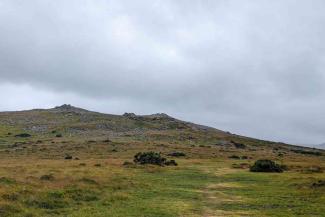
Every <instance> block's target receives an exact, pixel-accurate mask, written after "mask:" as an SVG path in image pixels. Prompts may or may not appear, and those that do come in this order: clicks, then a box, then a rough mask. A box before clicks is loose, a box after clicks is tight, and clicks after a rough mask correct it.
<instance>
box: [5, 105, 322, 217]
mask: <svg viewBox="0 0 325 217" xmlns="http://www.w3.org/2000/svg"><path fill="white" fill-rule="evenodd" d="M41 113H42V114H43V115H44V112H43V111H42V112H41ZM27 114H29V113H27ZM32 114H33V115H31V116H32V117H33V118H35V117H36V119H37V117H39V116H38V115H37V113H36V114H35V112H32ZM51 115H53V114H51ZM92 115H94V117H92V119H91V121H90V122H89V121H88V119H87V124H85V123H84V122H80V117H79V119H78V118H75V117H71V116H68V120H69V121H70V124H72V125H73V127H71V126H69V121H68V122H67V121H66V120H65V118H62V120H61V122H60V121H59V120H60V118H61V117H65V116H64V115H62V114H61V113H59V118H55V120H54V119H51V118H49V117H51V116H50V115H48V114H47V115H45V116H43V117H42V118H40V119H39V120H40V121H39V122H37V121H36V120H35V119H31V118H27V121H26V120H25V122H24V121H23V120H24V119H23V118H22V117H21V116H19V115H18V117H17V116H14V117H13V118H12V119H11V120H10V117H11V116H12V115H11V114H9V115H8V114H5V115H4V116H3V117H1V115H0V122H1V120H2V121H3V122H2V125H1V126H0V141H1V144H0V147H1V148H0V216H1V217H2V216H3V217H7V216H9V217H11V216H12V217H47V216H67V217H70V216H71V217H107V216H112V217H128V216H130V217H174V216H175V217H176V216H180V217H187V216H188V217H199V216H203V217H212V216H256V217H262V216H278V217H285V216H307V217H310V216H325V206H324V204H325V185H324V184H322V183H323V182H322V181H324V180H325V174H324V172H323V170H324V168H325V155H324V153H323V152H321V151H319V150H312V149H297V147H294V146H289V145H286V144H281V143H272V142H267V141H261V140H254V139H250V138H246V137H239V136H236V135H233V134H229V133H223V132H220V131H216V132H214V131H207V130H203V131H201V130H197V129H194V130H193V129H192V126H191V128H184V126H183V124H184V123H177V124H176V125H177V126H181V128H180V129H174V128H175V123H173V124H171V123H170V120H168V123H167V124H166V123H164V122H163V121H162V120H158V123H157V122H154V123H153V124H152V123H151V122H150V121H147V120H146V119H145V121H142V122H141V121H140V122H141V123H139V120H136V121H135V122H132V121H133V120H128V119H124V118H122V119H121V118H120V119H119V118H118V117H115V116H114V117H109V118H108V122H105V123H104V124H108V123H111V122H114V123H113V125H114V124H117V128H121V129H122V128H123V129H124V128H130V127H131V126H135V125H136V126H137V127H139V126H141V127H142V128H141V127H140V130H138V129H137V130H136V131H130V130H129V129H128V130H127V131H123V132H121V131H119V130H117V129H111V130H102V128H101V127H100V129H99V130H94V131H92V129H96V127H94V126H97V125H96V123H97V124H98V121H99V118H98V117H97V116H98V114H92ZM27 117H28V116H27ZM53 117H56V116H53ZM24 118H26V116H24ZM84 118H85V119H86V118H89V117H88V116H87V117H84ZM44 119H46V121H44ZM8 120H10V121H8ZM31 120H33V121H34V122H33V125H36V126H38V128H37V129H39V128H41V127H39V126H42V127H43V128H44V126H43V125H41V124H43V123H50V124H48V126H49V127H48V128H47V129H46V130H45V131H44V132H43V131H42V132H35V131H33V130H30V129H29V128H28V127H29V126H30V122H31ZM55 121H56V122H55ZM94 121H95V122H94ZM8 122H9V123H11V122H13V124H8ZM99 122H100V123H101V124H102V122H103V121H102V119H100V121H99ZM26 123H27V124H26ZM62 123H65V124H62ZM80 125H82V126H83V128H77V127H76V126H78V127H80ZM122 125H123V127H122ZM162 125H163V126H166V125H168V126H170V127H167V128H162ZM27 126H28V127H27ZM148 126H149V128H148ZM85 127H86V128H87V130H85V129H84V128H85ZM109 127H110V128H111V126H109ZM71 129H74V130H76V129H78V131H77V133H74V132H75V131H72V130H71ZM54 130H55V132H53V131H54ZM80 130H81V131H82V132H80ZM106 131H107V133H106V134H105V133H103V132H106ZM25 132H28V133H30V134H31V137H27V138H22V137H17V136H15V135H17V134H19V133H25ZM116 132H118V133H116ZM139 132H140V133H139ZM58 133H60V134H62V136H57V134H58ZM107 138H110V139H107ZM233 140H235V141H236V142H233ZM225 141H231V142H229V143H225ZM237 143H238V144H239V143H240V144H245V146H244V147H240V146H239V145H238V144H237ZM297 150H298V151H297ZM140 151H156V152H161V153H162V155H164V156H167V155H168V153H171V152H174V151H178V152H183V153H185V154H186V156H185V157H168V156H167V157H168V158H171V159H174V160H176V161H177V163H178V166H170V167H167V166H165V167H160V166H154V165H135V164H128V165H123V164H124V162H125V161H128V162H132V161H133V156H134V155H135V154H136V153H137V152H140ZM67 155H70V156H71V157H72V159H70V160H68V159H65V156H67ZM261 158H268V159H272V160H275V161H276V162H278V163H281V164H285V165H286V166H287V170H286V171H285V172H284V173H252V172H250V171H249V166H250V165H252V164H253V163H254V162H255V160H257V159H261Z"/></svg>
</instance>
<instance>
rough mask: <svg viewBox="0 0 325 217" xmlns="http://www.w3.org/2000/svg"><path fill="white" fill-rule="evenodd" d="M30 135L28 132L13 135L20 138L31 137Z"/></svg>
mask: <svg viewBox="0 0 325 217" xmlns="http://www.w3.org/2000/svg"><path fill="white" fill-rule="evenodd" d="M31 136H32V135H30V134H28V133H20V134H17V135H15V137H22V138H27V137H31Z"/></svg>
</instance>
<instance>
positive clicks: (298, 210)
mask: <svg viewBox="0 0 325 217" xmlns="http://www.w3.org/2000/svg"><path fill="white" fill-rule="evenodd" d="M320 178H322V179H324V178H325V176H324V175H323V174H322V175H319V174H317V175H306V174H301V173H296V172H286V173H283V174H269V173H250V172H246V171H245V172H236V173H231V174H228V175H225V176H222V177H218V182H219V183H236V184H238V186H239V187H234V188H219V189H216V190H217V191H221V192H223V193H225V194H226V195H229V196H237V197H238V196H239V197H241V200H238V201H231V202H224V203H221V204H218V205H217V206H216V207H215V208H216V209H222V210H225V211H251V210H254V212H255V213H257V214H255V215H254V216H278V217H286V216H288V217H289V216H325V206H323V205H321V204H325V189H324V188H319V189H313V188H312V187H311V186H312V183H313V181H315V180H317V179H320Z"/></svg>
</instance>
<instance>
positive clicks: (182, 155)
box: [168, 152, 186, 157]
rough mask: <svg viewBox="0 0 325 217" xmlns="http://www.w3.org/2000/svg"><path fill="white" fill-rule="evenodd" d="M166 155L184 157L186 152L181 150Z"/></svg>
mask: <svg viewBox="0 0 325 217" xmlns="http://www.w3.org/2000/svg"><path fill="white" fill-rule="evenodd" d="M168 156H171V157H185V156H186V154H185V153H183V152H172V153H170V154H168Z"/></svg>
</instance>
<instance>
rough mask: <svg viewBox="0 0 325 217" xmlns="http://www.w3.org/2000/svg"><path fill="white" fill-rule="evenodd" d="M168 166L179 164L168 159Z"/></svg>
mask: <svg viewBox="0 0 325 217" xmlns="http://www.w3.org/2000/svg"><path fill="white" fill-rule="evenodd" d="M165 165H166V166H177V165H178V164H177V163H176V161H175V160H168V161H166V163H165Z"/></svg>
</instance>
